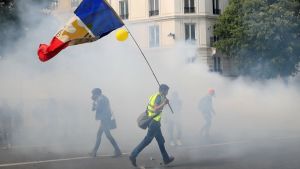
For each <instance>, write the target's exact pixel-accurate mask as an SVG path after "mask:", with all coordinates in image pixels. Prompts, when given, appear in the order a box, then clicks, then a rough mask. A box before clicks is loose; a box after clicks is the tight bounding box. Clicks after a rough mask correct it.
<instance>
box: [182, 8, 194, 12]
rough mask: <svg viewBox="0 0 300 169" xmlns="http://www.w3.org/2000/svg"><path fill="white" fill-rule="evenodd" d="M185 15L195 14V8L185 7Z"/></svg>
mask: <svg viewBox="0 0 300 169" xmlns="http://www.w3.org/2000/svg"><path fill="white" fill-rule="evenodd" d="M184 13H195V7H184Z"/></svg>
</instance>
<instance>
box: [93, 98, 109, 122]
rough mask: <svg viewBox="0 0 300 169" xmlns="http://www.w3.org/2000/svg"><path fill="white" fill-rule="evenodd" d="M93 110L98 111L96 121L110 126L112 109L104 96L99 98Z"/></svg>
mask: <svg viewBox="0 0 300 169" xmlns="http://www.w3.org/2000/svg"><path fill="white" fill-rule="evenodd" d="M93 110H95V111H96V117H95V119H96V120H101V124H102V125H105V126H107V125H110V123H111V117H112V113H111V109H110V104H109V100H108V98H107V97H106V96H104V95H103V94H102V95H100V96H99V97H98V99H97V100H96V101H95V102H94V107H93Z"/></svg>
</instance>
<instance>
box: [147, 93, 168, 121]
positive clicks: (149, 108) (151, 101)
mask: <svg viewBox="0 0 300 169" xmlns="http://www.w3.org/2000/svg"><path fill="white" fill-rule="evenodd" d="M157 96H161V94H160V93H155V94H154V95H152V96H151V97H150V99H149V104H148V106H147V112H148V116H149V117H152V116H155V114H157V113H160V114H159V115H157V116H156V117H154V118H153V120H155V121H160V119H161V111H162V109H161V110H158V111H156V112H154V105H155V100H156V98H157ZM163 98H164V97H161V99H162V100H161V103H162V102H163V101H164V100H163Z"/></svg>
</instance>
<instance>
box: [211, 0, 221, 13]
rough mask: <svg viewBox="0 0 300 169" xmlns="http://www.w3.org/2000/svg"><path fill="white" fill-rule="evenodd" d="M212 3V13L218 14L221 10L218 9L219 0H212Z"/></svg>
mask: <svg viewBox="0 0 300 169" xmlns="http://www.w3.org/2000/svg"><path fill="white" fill-rule="evenodd" d="M212 3H213V14H215V15H220V14H221V10H220V9H219V0H212Z"/></svg>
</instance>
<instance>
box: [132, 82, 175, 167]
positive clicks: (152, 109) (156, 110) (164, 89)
mask: <svg viewBox="0 0 300 169" xmlns="http://www.w3.org/2000/svg"><path fill="white" fill-rule="evenodd" d="M168 91H169V87H168V86H167V85H166V84H161V85H160V86H159V92H157V93H155V94H153V95H152V96H151V97H150V99H149V104H148V106H147V110H146V111H147V114H148V116H149V117H153V116H155V117H154V118H153V120H152V121H151V123H150V124H149V125H148V131H147V135H146V136H145V138H144V139H143V140H142V142H141V143H140V144H139V145H138V146H137V147H136V148H135V149H134V150H133V151H132V152H131V154H130V156H129V160H130V162H131V164H132V165H133V166H135V167H136V166H137V164H136V158H137V156H138V155H139V153H140V152H141V151H142V150H143V149H144V148H145V147H146V146H147V145H149V144H150V143H151V141H152V140H153V138H154V137H155V139H156V141H157V143H158V146H159V149H160V152H161V155H162V157H163V161H164V164H169V163H171V162H172V161H174V157H172V156H169V155H168V153H167V151H166V149H165V145H164V143H165V139H164V137H163V135H162V132H161V128H160V126H161V123H160V120H161V112H162V110H163V108H164V106H165V105H166V104H168V103H169V101H168V99H167V97H166V96H167V94H168Z"/></svg>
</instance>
